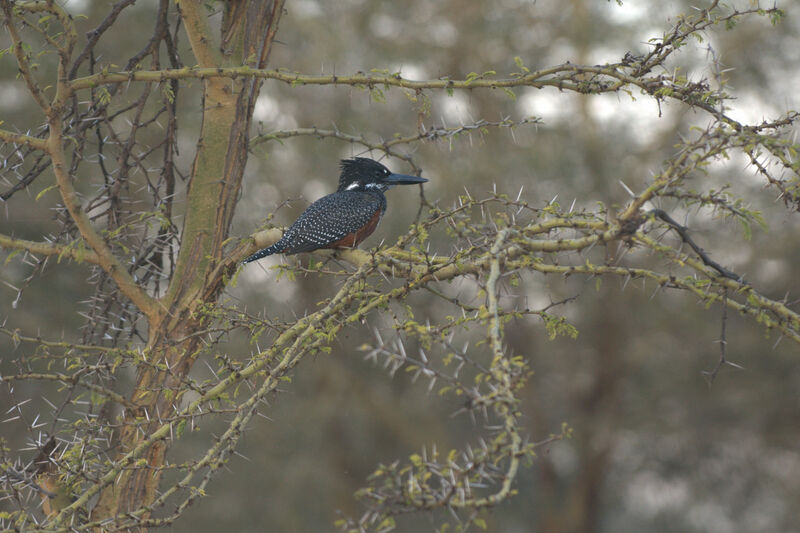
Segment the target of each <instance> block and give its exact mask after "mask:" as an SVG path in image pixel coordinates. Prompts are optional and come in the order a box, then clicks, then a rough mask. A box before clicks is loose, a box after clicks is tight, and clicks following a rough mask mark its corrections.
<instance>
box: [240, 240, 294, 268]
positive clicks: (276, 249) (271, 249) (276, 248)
mask: <svg viewBox="0 0 800 533" xmlns="http://www.w3.org/2000/svg"><path fill="white" fill-rule="evenodd" d="M283 249H284V246H283V245H282V244H281V243H280V242H276V243H275V244H273V245H272V246H268V247H266V248H264V249H263V250H259V251H257V252H256V253H254V254H253V255H251V256H250V257H248V258H247V259H244V260H243V261H242V263H252V262H253V261H258V260H259V259H261V258H262V257H267V256H268V255H272V254H277V253H280V252H282V251H283Z"/></svg>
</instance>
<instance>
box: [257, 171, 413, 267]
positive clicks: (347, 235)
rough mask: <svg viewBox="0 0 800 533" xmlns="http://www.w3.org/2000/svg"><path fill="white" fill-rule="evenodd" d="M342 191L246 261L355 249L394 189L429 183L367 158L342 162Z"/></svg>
mask: <svg viewBox="0 0 800 533" xmlns="http://www.w3.org/2000/svg"><path fill="white" fill-rule="evenodd" d="M340 168H341V174H340V175H339V187H338V189H337V190H336V192H335V193H332V194H329V195H327V196H323V197H322V198H320V199H319V200H317V201H316V202H314V203H312V204H311V205H310V206H308V209H306V210H305V211H303V213H302V214H301V215H300V216H299V217H298V218H297V220H296V221H294V223H292V225H291V226H289V229H287V230H286V231H285V232H284V234H283V237H281V239H280V240H279V241H278V242H276V243H275V244H273V245H272V246H268V247H266V248H263V249H261V250H259V251H258V252H256V253H254V254H253V255H251V256H249V257H248V258H246V259H244V260H243V261H242V263H251V262H253V261H257V260H259V259H261V258H262V257H266V256H268V255H272V254H279V253H282V254H287V255H288V254H297V253H301V252H311V251H314V250H318V249H320V248H355V247H356V246H358V244H359V243H361V242H362V241H363V240H364V239H366V238H367V237H369V236H370V235H371V234H372V232H373V231H375V228H376V227H377V226H378V222H380V220H381V217H383V214H384V213H385V212H386V196H384V194H383V193H384V192H386V191H387V190H388V189H390V188H391V187H394V186H395V185H414V184H418V183H425V182H427V181H428V180H427V179H425V178H421V177H419V176H409V175H407V174H395V173H393V172H392V171H390V170H389V169H388V168H386V167H385V166H383V165H382V164H380V163H378V162H377V161H374V160H372V159H368V158H366V157H354V158H352V159H343V160H342V161H341V163H340Z"/></svg>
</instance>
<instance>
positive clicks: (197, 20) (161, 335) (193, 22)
mask: <svg viewBox="0 0 800 533" xmlns="http://www.w3.org/2000/svg"><path fill="white" fill-rule="evenodd" d="M280 5H282V3H280ZM180 8H181V17H182V19H183V22H184V24H185V27H186V32H187V34H188V37H189V42H190V43H191V46H192V51H193V53H194V55H195V59H196V61H197V63H198V64H199V66H201V67H230V66H233V65H243V64H248V62H249V63H251V65H250V66H252V67H263V64H261V62H262V61H263V60H265V59H266V56H267V54H268V50H269V47H270V44H271V39H273V38H274V35H275V29H276V28H277V22H278V18H279V15H280V13H281V9H279V8H278V9H275V5H274V4H273V3H272V2H244V1H232V2H227V3H226V4H225V9H226V13H225V17H224V21H223V28H222V38H221V42H222V45H220V44H218V43H216V42H215V40H214V39H212V37H211V34H210V26H209V24H208V20H207V16H206V13H205V7H204V6H203V5H202V4H195V3H188V2H187V3H181V4H180ZM260 83H261V81H260V80H254V79H244V78H243V79H234V80H227V79H223V78H217V79H208V80H205V81H204V85H203V99H202V123H201V128H200V137H199V139H198V142H197V152H196V154H195V159H194V164H193V167H192V175H191V181H190V184H189V188H188V191H187V198H186V216H185V219H184V226H183V231H182V239H181V249H180V250H179V252H178V257H177V261H176V265H175V273H174V275H173V277H172V279H171V280H170V285H169V287H168V290H167V292H166V294H165V295H164V297H163V298H162V299H161V302H160V303H161V309H163V312H162V313H161V314H159V315H158V316H156V317H151V320H150V324H149V325H150V331H149V341H148V361H149V362H150V363H152V366H151V365H147V366H142V367H141V369H140V371H139V375H138V376H137V382H136V386H135V389H134V392H133V394H132V396H131V402H132V403H133V404H135V405H136V406H137V408H136V409H128V410H127V411H126V413H125V424H124V426H123V429H122V430H121V431H120V434H119V436H118V443H119V453H120V455H124V454H126V453H127V452H129V451H130V450H133V449H135V448H136V447H137V445H138V444H139V443H140V442H142V441H143V440H144V439H146V436H147V435H148V434H150V433H151V431H152V430H154V429H155V428H157V427H159V426H161V425H162V424H163V423H164V419H165V418H166V417H168V416H170V415H171V414H172V413H174V412H175V406H174V405H173V401H174V400H175V398H176V392H177V390H178V389H179V387H180V384H181V382H182V379H183V377H184V376H186V374H187V373H188V372H189V370H190V368H191V366H192V363H193V362H194V360H195V358H196V355H197V354H198V352H199V350H200V349H201V348H202V346H201V344H200V341H199V338H198V337H197V336H194V335H192V334H193V333H195V332H196V331H198V330H200V329H201V328H203V327H204V320H205V319H204V317H203V316H202V314H201V313H198V312H197V311H198V309H199V308H201V307H202V306H203V305H204V304H206V303H213V302H215V301H216V299H217V298H218V296H219V293H220V291H221V289H222V288H223V280H222V275H223V273H224V271H223V270H222V269H218V268H216V266H217V265H218V264H219V263H220V261H221V259H222V254H223V244H224V242H225V240H226V239H227V238H228V234H229V229H230V224H231V220H232V219H233V213H234V207H235V205H236V202H237V200H238V196H239V192H240V188H241V182H242V177H243V175H244V169H245V165H246V163H247V146H248V140H249V139H248V130H249V128H250V124H251V117H252V111H253V106H254V103H255V99H256V97H257V96H258V90H259V87H260ZM177 339H182V340H177ZM159 369H166V370H159ZM166 450H167V444H166V442H165V441H157V442H155V443H153V444H152V445H151V446H150V448H149V449H148V450H147V451H146V452H145V456H144V458H145V460H146V461H145V462H144V464H143V465H141V466H140V467H139V468H138V469H133V470H126V471H124V472H123V473H122V474H121V475H120V476H119V479H118V480H117V481H116V482H115V484H114V485H113V486H111V487H108V488H106V489H105V490H103V491H102V493H101V497H100V501H99V502H98V504H97V506H96V507H95V509H94V511H93V519H104V518H114V517H117V516H120V515H122V514H125V513H129V512H131V511H135V510H141V509H146V508H147V506H148V505H149V504H150V503H151V502H153V501H154V500H155V498H156V495H157V489H158V484H159V480H160V478H161V466H163V464H164V459H165V455H166ZM147 516H149V512H146V513H144V514H143V515H142V517H143V518H147Z"/></svg>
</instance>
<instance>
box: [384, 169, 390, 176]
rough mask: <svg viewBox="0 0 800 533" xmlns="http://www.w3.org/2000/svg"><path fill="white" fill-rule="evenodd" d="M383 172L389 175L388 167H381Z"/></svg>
mask: <svg viewBox="0 0 800 533" xmlns="http://www.w3.org/2000/svg"><path fill="white" fill-rule="evenodd" d="M383 173H384V174H386V175H387V176H388V175H389V169H388V168H384V169H383Z"/></svg>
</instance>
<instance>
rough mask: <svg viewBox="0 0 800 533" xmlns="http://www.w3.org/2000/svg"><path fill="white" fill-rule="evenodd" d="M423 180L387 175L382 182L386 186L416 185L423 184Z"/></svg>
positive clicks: (417, 177)
mask: <svg viewBox="0 0 800 533" xmlns="http://www.w3.org/2000/svg"><path fill="white" fill-rule="evenodd" d="M426 181H428V180H426V179H425V178H420V177H419V176H409V175H408V174H389V175H388V176H386V177H385V178H383V182H384V183H386V184H387V185H416V184H417V183H425V182H426Z"/></svg>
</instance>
